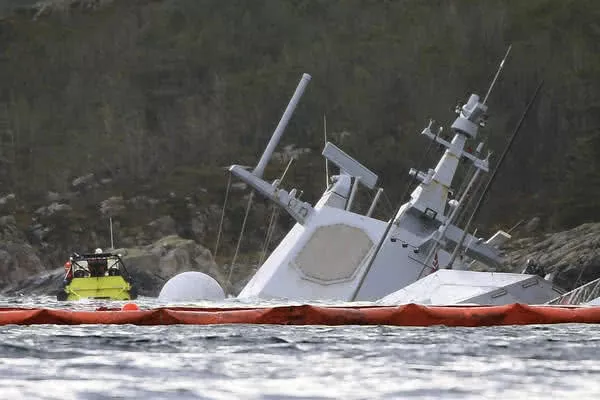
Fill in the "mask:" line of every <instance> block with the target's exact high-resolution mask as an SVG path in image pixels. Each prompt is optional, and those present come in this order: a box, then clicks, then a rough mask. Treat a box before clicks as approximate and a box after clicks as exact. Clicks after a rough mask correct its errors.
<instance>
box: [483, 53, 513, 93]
mask: <svg viewBox="0 0 600 400" xmlns="http://www.w3.org/2000/svg"><path fill="white" fill-rule="evenodd" d="M510 49H512V44H511V45H510V46H508V50H506V54H505V55H504V58H503V59H502V61H500V65H499V66H498V71H496V75H495V76H494V79H492V83H491V84H490V88H489V89H488V91H487V93H486V95H485V98H484V99H483V105H485V103H486V102H487V99H488V97H490V93H492V89H493V88H494V85H495V84H496V81H497V80H498V77H499V76H500V72H501V71H502V68H504V62H505V61H506V59H507V58H508V53H510Z"/></svg>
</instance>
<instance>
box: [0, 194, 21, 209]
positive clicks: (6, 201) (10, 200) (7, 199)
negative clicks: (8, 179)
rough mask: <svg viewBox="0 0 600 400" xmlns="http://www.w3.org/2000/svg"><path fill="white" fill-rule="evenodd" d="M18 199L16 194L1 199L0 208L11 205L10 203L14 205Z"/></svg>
mask: <svg viewBox="0 0 600 400" xmlns="http://www.w3.org/2000/svg"><path fill="white" fill-rule="evenodd" d="M16 199H17V196H15V194H14V193H10V194H7V195H6V196H4V197H0V207H3V206H6V205H9V204H10V203H14V202H15V200H16Z"/></svg>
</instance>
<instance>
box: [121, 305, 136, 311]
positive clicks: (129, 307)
mask: <svg viewBox="0 0 600 400" xmlns="http://www.w3.org/2000/svg"><path fill="white" fill-rule="evenodd" d="M121 310H123V311H140V308H139V307H138V306H137V304H135V303H127V304H124V305H123V308H121Z"/></svg>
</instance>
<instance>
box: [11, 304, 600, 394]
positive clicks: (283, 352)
mask: <svg viewBox="0 0 600 400" xmlns="http://www.w3.org/2000/svg"><path fill="white" fill-rule="evenodd" d="M136 303H137V304H138V305H139V306H140V307H142V308H146V307H147V308H150V307H156V306H160V305H162V304H160V303H158V302H157V301H156V300H155V299H140V300H137V301H136ZM120 304H121V303H118V304H117V306H119V305H120ZM202 305H206V304H202ZM211 305H214V304H211ZM223 305H224V306H228V305H235V306H239V303H236V302H235V301H229V302H226V304H223ZM259 305H260V304H259ZM264 305H269V304H264ZM0 306H23V307H32V306H38V307H50V308H72V309H95V307H98V306H115V304H114V303H102V302H86V301H84V302H73V303H59V302H56V301H55V300H54V299H52V298H49V297H43V296H42V297H14V298H10V297H6V298H0ZM0 332H1V333H0V398H2V399H57V400H59V399H60V400H67V399H407V398H408V399H482V398H483V399H485V398H490V399H492V398H503V399H513V398H514V399H527V400H533V399H548V398H578V399H585V398H590V399H591V398H594V399H597V398H599V396H600V333H599V330H598V327H597V326H596V325H583V324H562V325H537V326H509V327H485V328H450V327H442V326H438V327H429V328H414V327H409V328H407V327H392V326H343V327H329V326H280V325H215V326H187V325H172V326H133V325H77V326H67V325H60V326H59V325H32V326H14V325H8V326H0Z"/></svg>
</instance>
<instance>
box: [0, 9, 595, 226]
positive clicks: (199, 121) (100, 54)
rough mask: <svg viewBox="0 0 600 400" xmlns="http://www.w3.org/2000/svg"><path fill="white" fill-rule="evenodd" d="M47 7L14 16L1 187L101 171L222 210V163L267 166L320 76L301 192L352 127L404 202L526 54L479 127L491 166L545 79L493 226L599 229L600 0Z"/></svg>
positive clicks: (52, 184) (314, 191)
mask: <svg viewBox="0 0 600 400" xmlns="http://www.w3.org/2000/svg"><path fill="white" fill-rule="evenodd" d="M13 3H15V2H13ZM25 3H27V2H25ZM47 4H50V6H47V7H43V8H40V7H38V8H22V9H18V10H16V11H14V12H11V13H5V17H4V19H3V20H2V21H0V45H1V46H2V47H1V49H2V53H1V54H2V56H1V59H0V72H1V74H0V83H1V84H0V164H1V165H0V166H1V168H0V187H2V191H3V192H5V193H9V192H14V193H16V194H17V196H18V198H19V199H27V201H32V202H34V203H35V202H36V201H37V202H39V198H40V196H44V195H45V194H46V193H47V192H48V191H50V190H53V191H58V192H64V191H67V190H69V186H70V183H71V181H72V179H73V178H74V177H77V176H81V175H84V174H86V173H89V172H94V173H95V174H96V175H97V176H101V177H110V178H112V179H113V181H114V182H115V185H116V186H115V188H118V193H119V194H122V195H124V196H125V197H130V196H134V195H137V194H139V193H148V192H151V193H154V194H156V193H159V194H163V192H165V193H166V192H175V193H177V194H182V195H193V194H194V193H197V190H199V189H200V188H204V189H206V193H208V194H206V195H202V196H200V197H199V198H201V199H202V200H201V202H202V203H203V204H207V205H208V204H219V205H220V204H221V202H222V198H223V197H222V196H223V195H224V188H225V182H226V174H225V173H224V170H223V169H222V168H221V167H223V166H226V165H229V164H232V163H234V162H235V163H240V164H249V165H253V164H255V163H256V161H257V160H258V157H259V154H260V152H261V151H262V149H263V148H264V146H265V144H266V142H267V140H268V138H269V136H270V134H271V132H272V130H273V129H274V127H275V125H276V123H277V121H278V120H279V117H280V115H281V112H282V110H283V108H284V107H285V105H286V104H287V101H288V99H289V96H290V95H291V93H292V91H293V89H294V87H295V85H296V83H297V81H298V79H299V78H300V75H301V73H302V72H308V73H310V74H311V75H312V76H313V81H312V82H311V84H310V85H309V87H308V90H307V92H306V94H305V96H304V98H303V99H302V102H301V104H300V106H299V108H298V109H297V111H296V114H295V115H294V118H293V120H292V122H291V124H290V126H289V128H288V132H287V133H286V135H285V137H284V142H283V143H282V145H285V144H296V145H297V146H298V147H308V148H310V149H312V150H313V151H312V153H310V154H306V155H303V156H302V158H301V159H300V160H299V161H298V163H297V164H296V165H295V167H294V170H293V171H292V173H290V176H289V179H290V181H289V183H290V184H295V185H298V186H299V187H301V188H302V189H304V191H305V198H307V199H311V200H312V199H314V198H315V197H316V196H317V195H318V194H319V193H320V192H321V191H322V189H323V186H324V178H323V162H322V160H321V159H320V156H319V154H320V150H321V148H322V145H323V128H322V124H323V115H326V116H327V123H328V130H329V131H330V132H332V133H331V138H332V140H334V141H336V142H337V144H340V141H341V137H342V135H340V134H339V133H340V132H347V133H349V135H344V139H343V142H342V143H341V146H342V147H343V148H344V150H345V151H347V152H348V153H350V154H352V155H354V156H356V157H357V158H359V159H360V160H361V161H362V162H363V163H364V164H365V165H367V166H368V167H369V168H371V169H372V170H374V171H377V172H378V173H379V174H380V177H381V183H382V185H383V186H384V187H385V188H386V190H387V192H388V195H389V197H390V198H391V199H392V200H393V201H394V202H396V201H399V200H400V195H401V193H403V192H404V189H405V185H406V184H407V182H408V181H409V179H408V174H407V172H408V169H409V168H410V167H417V166H418V164H419V161H420V160H421V158H422V154H423V149H424V147H425V146H426V144H427V141H426V140H425V139H424V138H422V137H420V136H419V135H418V134H417V133H418V132H420V130H421V129H422V128H423V126H424V125H425V124H426V123H427V121H428V119H429V118H433V119H436V120H438V121H440V122H441V123H443V124H445V125H447V124H448V123H449V122H451V121H452V119H453V118H454V114H453V108H454V105H455V104H456V103H457V102H459V101H465V100H466V98H467V95H468V94H469V92H472V91H474V92H477V93H479V94H481V95H484V94H485V92H486V91H487V89H488V86H489V83H490V81H491V78H492V77H493V74H494V73H495V70H496V68H497V66H498V62H499V60H500V58H501V57H502V55H503V54H504V52H505V51H506V48H507V47H508V45H509V44H512V45H513V51H512V53H511V56H510V59H509V61H508V63H507V65H506V68H505V71H504V73H503V75H502V76H501V78H500V81H499V82H498V84H497V86H496V89H495V91H494V92H493V93H492V96H491V98H490V100H489V106H490V109H491V114H492V115H491V119H490V123H489V126H488V128H487V129H486V130H485V131H484V132H485V133H484V135H485V137H484V139H485V140H486V141H487V145H488V147H489V148H491V149H492V150H493V151H494V155H495V156H496V159H497V156H498V155H499V154H500V153H501V151H502V148H503V146H504V144H505V143H506V141H507V138H508V135H509V134H510V132H511V130H512V128H513V127H514V125H516V122H517V120H518V118H519V116H520V114H521V112H522V110H523V108H524V106H525V104H526V102H527V101H528V99H529V97H530V95H531V93H532V92H533V89H534V88H535V86H536V85H537V83H538V82H539V81H540V80H541V79H544V81H545V85H544V88H543V92H542V95H541V96H540V99H539V101H538V103H537V105H536V107H535V109H534V111H533V112H532V114H531V115H530V117H529V118H528V120H527V122H526V124H525V126H524V129H523V131H522V133H521V136H520V137H519V138H518V140H517V142H516V143H515V146H514V148H513V150H512V151H511V153H510V154H509V156H508V157H507V160H506V162H505V166H504V168H503V170H502V171H501V172H500V173H499V175H498V179H497V181H496V183H495V185H494V187H493V189H492V192H491V193H490V196H489V201H488V202H487V203H486V205H485V207H484V209H482V213H481V214H480V216H481V218H480V219H479V223H480V224H482V225H484V226H492V225H497V224H502V225H503V226H505V227H506V226H509V225H512V224H513V223H514V222H516V221H518V220H519V219H521V218H524V217H530V216H533V215H539V216H541V217H542V220H543V221H544V228H545V229H558V228H566V227H571V226H574V225H577V224H579V223H582V222H586V221H593V220H600V202H598V201H597V200H596V199H597V198H599V195H600V172H598V168H597V164H598V162H599V161H598V160H600V139H599V138H600V136H599V135H600V125H599V124H600V90H599V89H600V51H599V46H600V6H599V5H598V4H597V1H596V0H577V1H575V0H528V1H515V0H503V1H478V2H475V1H468V0H454V1H428V2H422V1H381V0H377V1H375V0H351V1H344V2H342V1H331V0H310V1H309V0H288V1H280V0H251V1H241V0H227V1H220V0H202V1H199V0H163V1H151V0H146V1H142V0H138V1H128V0H121V1H104V2H92V1H71V2H65V1H56V2H54V6H52V4H53V3H52V2H48V3H47ZM336 133H337V134H336ZM475 145H476V143H475ZM431 160H433V158H432V159H431ZM493 162H494V159H492V163H493ZM283 168H284V166H283V165H272V166H271V168H270V169H269V171H270V173H269V176H268V178H274V177H275V176H278V175H279V174H281V171H282V170H283ZM115 190H116V189H115ZM238 201H241V200H240V199H238ZM235 214H236V215H237V214H240V216H239V217H238V218H241V215H243V210H242V211H241V212H237V211H236V213H235ZM256 222H258V223H260V222H264V221H262V220H261V219H260V218H259V220H258V221H256ZM233 225H235V224H232V226H233ZM238 226H239V225H235V230H236V232H237V227H238Z"/></svg>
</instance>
